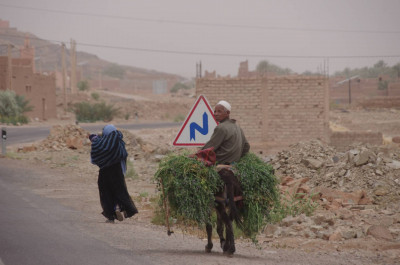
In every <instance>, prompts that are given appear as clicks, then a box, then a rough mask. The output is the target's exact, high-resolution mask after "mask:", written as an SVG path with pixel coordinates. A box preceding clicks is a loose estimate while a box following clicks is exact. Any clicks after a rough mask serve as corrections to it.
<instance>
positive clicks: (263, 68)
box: [256, 61, 269, 74]
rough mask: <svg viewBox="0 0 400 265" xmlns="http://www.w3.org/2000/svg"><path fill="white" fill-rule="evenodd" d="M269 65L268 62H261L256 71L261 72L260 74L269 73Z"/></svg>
mask: <svg viewBox="0 0 400 265" xmlns="http://www.w3.org/2000/svg"><path fill="white" fill-rule="evenodd" d="M268 65H269V63H268V61H260V62H259V63H258V64H257V67H256V71H257V72H259V73H260V74H264V73H267V72H268Z"/></svg>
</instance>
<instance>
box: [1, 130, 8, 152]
mask: <svg viewBox="0 0 400 265" xmlns="http://www.w3.org/2000/svg"><path fill="white" fill-rule="evenodd" d="M6 139H7V130H6V128H1V154H2V155H3V156H5V155H6V150H7V149H6Z"/></svg>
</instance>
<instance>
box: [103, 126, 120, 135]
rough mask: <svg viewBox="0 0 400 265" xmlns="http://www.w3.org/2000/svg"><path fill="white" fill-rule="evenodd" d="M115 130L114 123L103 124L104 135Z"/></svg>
mask: <svg viewBox="0 0 400 265" xmlns="http://www.w3.org/2000/svg"><path fill="white" fill-rule="evenodd" d="M116 130H117V128H115V126H114V125H112V124H108V125H106V126H104V128H103V135H104V136H106V135H109V134H110V133H111V132H114V131H116Z"/></svg>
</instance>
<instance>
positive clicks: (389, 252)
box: [9, 99, 400, 264]
mask: <svg viewBox="0 0 400 265" xmlns="http://www.w3.org/2000/svg"><path fill="white" fill-rule="evenodd" d="M160 100H161V99H160ZM163 100H164V101H167V102H168V101H169V102H170V103H168V104H171V102H173V100H172V99H163ZM138 101H141V102H142V103H143V104H144V105H145V102H147V101H146V100H143V99H141V100H138ZM180 102H182V104H183V105H182V106H181V107H180V108H182V109H184V108H185V107H187V108H186V111H187V109H189V108H190V107H191V103H189V102H193V99H189V100H187V99H182V100H180ZM157 104H160V102H158V103H157ZM157 104H155V105H151V104H150V103H147V105H148V106H149V105H151V106H153V107H152V108H150V109H149V110H148V113H147V114H146V115H148V117H153V118H154V119H155V120H157V119H158V118H160V117H161V116H157V115H159V114H158V110H157V111H156V112H154V113H152V110H154V106H156V105H157ZM173 104H176V103H173ZM187 104H188V105H189V106H187ZM176 105H178V104H176ZM174 108H177V109H179V108H178V107H171V109H174ZM157 117H158V118H157ZM399 118H400V112H399V111H398V110H379V111H365V110H349V111H341V110H336V111H332V112H331V122H332V123H333V124H334V125H335V126H337V128H342V129H346V130H360V129H363V130H367V129H368V130H381V131H382V132H383V134H384V136H385V137H387V138H390V139H391V138H392V137H394V136H399V135H400V119H399ZM64 123H66V124H67V123H68V122H64ZM67 127H68V126H67ZM68 128H69V129H68V130H72V131H75V132H77V131H80V129H79V128H75V127H74V126H72V125H70V126H69V127H68ZM64 130H66V129H65V127H62V128H58V129H55V130H54V131H53V132H52V134H53V136H54V137H52V135H50V136H49V137H48V138H47V139H46V140H44V141H42V142H39V143H35V144H34V146H35V148H36V150H34V151H30V152H18V146H13V147H11V148H10V150H9V157H13V158H15V159H22V160H25V161H27V162H28V163H32V164H35V165H36V166H41V167H43V168H52V169H53V170H57V172H60V174H61V176H63V177H61V178H55V179H51V178H47V179H46V181H45V182H44V183H40V184H38V183H34V184H32V185H33V186H32V187H33V188H34V190H35V192H37V193H39V194H42V195H44V196H47V197H51V198H58V199H61V200H62V202H63V203H65V204H67V205H69V206H72V207H76V208H80V209H86V210H87V211H89V212H90V213H91V214H92V216H93V217H92V218H96V216H97V217H98V218H99V219H100V218H101V216H100V214H99V213H100V210H101V209H100V206H99V203H98V191H97V186H96V183H97V171H98V169H97V167H96V166H94V165H91V164H90V160H89V151H90V146H89V142H88V141H84V142H83V143H84V145H83V146H82V147H79V148H78V149H71V148H68V147H67V145H66V144H65V142H64V140H63V137H60V133H61V132H63V131H64ZM177 130H178V129H177V128H167V129H157V130H139V131H124V136H125V141H126V143H127V146H128V152H129V154H130V156H129V159H130V161H131V162H132V165H133V169H134V171H135V173H132V174H131V176H130V177H128V178H127V179H126V180H127V185H128V190H129V192H130V193H131V195H132V196H133V197H134V201H135V202H136V204H137V206H138V208H139V210H140V214H139V215H137V216H136V217H135V218H134V220H129V222H135V223H136V224H139V225H142V226H144V227H152V228H153V229H156V230H157V229H158V230H160V231H162V230H164V228H163V227H159V226H155V225H153V224H152V223H151V221H152V218H153V216H154V210H155V209H157V205H156V204H155V203H154V202H152V201H153V200H152V198H154V197H156V196H157V193H158V191H157V188H156V185H155V183H154V181H153V175H154V173H155V172H156V170H157V166H158V162H159V161H160V159H161V158H162V157H163V156H164V155H165V154H167V153H168V152H170V151H172V152H175V151H177V149H176V147H173V146H172V144H171V143H172V141H173V139H174V137H175V136H176V133H177ZM85 133H87V132H84V131H82V132H81V136H82V139H83V138H84V137H83V135H84V134H85ZM71 134H73V133H71V132H70V133H68V134H67V135H71ZM77 135H78V136H77V137H78V138H79V137H81V136H79V135H80V134H79V133H77ZM299 146H300V147H299ZM358 148H359V149H360V150H363V148H364V147H363V146H359V147H358ZM368 148H369V149H368V150H370V149H371V148H370V147H368ZM377 148H378V147H377ZM371 150H372V149H371ZM373 150H375V149H373ZM390 150H391V151H390V154H391V156H390V158H387V157H385V158H382V159H386V160H385V161H389V160H388V159H391V161H393V160H396V161H397V160H400V151H399V147H398V146H397V145H391V149H390ZM311 155H312V156H317V157H319V158H321V159H327V158H328V157H330V158H332V157H333V156H335V155H337V156H338V157H342V156H343V157H344V154H343V153H340V154H338V153H336V152H335V150H332V149H331V148H330V147H328V146H325V145H323V144H321V143H317V144H315V143H304V144H300V145H295V146H292V147H289V148H288V149H287V150H284V151H283V152H280V153H277V154H276V155H275V157H273V158H272V159H271V158H270V157H265V158H264V159H266V160H269V161H270V162H271V163H273V164H274V166H276V165H277V163H280V164H281V165H280V169H277V174H278V175H279V176H280V177H283V176H288V175H290V176H292V177H294V178H299V179H300V178H304V177H308V178H310V179H311V180H310V181H309V183H310V186H313V187H315V186H318V185H319V186H325V187H330V188H334V189H337V190H338V191H339V190H340V191H343V192H351V191H354V190H357V188H358V187H355V185H354V184H353V185H352V183H357V184H356V185H361V184H362V183H364V182H362V181H361V180H360V179H361V178H363V176H367V173H368V174H369V172H370V171H371V170H372V171H373V173H374V174H375V175H374V176H375V177H379V178H380V180H381V182H382V183H386V182H387V183H389V184H387V186H390V185H391V186H392V188H394V190H395V191H396V190H397V191H399V190H400V169H391V168H387V167H386V164H385V163H386V162H385V163H383V164H379V165H378V164H377V162H376V161H375V164H374V163H372V162H370V163H369V164H368V165H364V166H362V167H357V168H356V167H354V166H351V165H350V164H349V162H348V161H344V162H343V164H341V166H340V167H339V166H338V167H335V166H331V165H327V166H323V167H321V168H320V169H319V170H313V169H308V168H306V167H304V166H300V165H301V164H302V163H301V160H296V159H295V158H296V157H304V156H311ZM376 156H377V157H379V156H380V153H379V151H376ZM288 157H291V158H293V159H292V160H290V159H288ZM282 159H283V160H285V161H286V162H285V163H286V164H285V163H283V162H282V161H283V160H282ZM299 159H300V158H299ZM341 162H342V161H341ZM346 163H347V164H346ZM388 163H389V162H388ZM132 165H131V167H132ZM377 166H381V167H384V169H378V168H377ZM343 169H345V170H346V172H347V171H348V172H350V173H352V174H353V175H350V173H346V174H345V175H344V176H348V180H349V182H348V183H347V184H346V185H342V186H340V185H336V184H333V183H332V179H333V178H335V177H334V176H335V175H334V174H336V173H338V174H339V171H340V170H343ZM335 170H336V171H338V172H336V171H335ZM376 170H379V172H381V173H382V174H378V175H376V172H377V171H376ZM385 170H386V171H385ZM321 172H322V173H321ZM332 172H333V175H327V174H330V173H332ZM316 176H318V181H316V179H315V178H316ZM351 176H353V181H355V180H354V176H355V177H356V178H357V181H359V182H352V181H351V178H350V177H351ZM313 177H314V179H313ZM368 177H371V176H370V175H368ZM375 177H372V178H373V179H372V180H371V179H369V180H368V181H374V178H375ZM389 177H390V179H388V178H389ZM397 180H398V182H396V181H397ZM368 181H367V180H366V182H365V183H366V184H365V187H362V188H365V189H366V192H367V194H369V196H370V197H371V199H372V201H373V202H371V203H370V204H369V205H365V206H359V205H351V206H350V207H348V206H343V204H342V205H339V206H338V207H333V208H332V207H326V205H325V206H324V205H322V206H321V207H320V208H318V210H317V211H316V213H315V215H314V217H311V218H309V217H306V216H302V217H297V219H294V220H289V219H288V220H285V221H284V222H283V223H282V224H278V225H276V226H269V227H267V228H266V229H265V230H264V231H263V232H262V233H260V235H259V237H258V240H259V246H258V248H260V249H263V250H264V251H267V252H268V251H273V252H275V251H276V253H280V255H281V254H282V255H283V258H284V255H285V254H284V252H285V251H284V250H290V251H296V253H297V254H296V255H300V256H301V255H309V254H310V255H312V256H313V257H317V256H321V257H326V261H328V262H327V263H326V264H344V263H341V262H338V263H335V262H334V261H335V259H334V257H335V256H338V257H339V256H341V257H344V256H348V257H349V258H348V260H349V263H348V264H400V261H399V260H400V200H399V199H398V198H399V196H400V193H398V194H393V192H390V193H389V194H384V195H377V196H381V197H376V196H375V197H374V192H375V190H374V189H373V188H370V187H369V186H368ZM60 183H61V185H60ZM360 183H361V184H360ZM396 185H397V186H396ZM372 186H373V185H372ZM372 186H371V187H372ZM373 187H374V188H376V186H373ZM352 189H353V190H352ZM82 193H84V194H85V198H86V199H85V200H84V201H83V202H82V201H81V197H80V195H79V194H82ZM392 195H395V196H394V197H393V196H392ZM385 196H388V197H387V198H389V197H390V198H392V197H393V198H394V199H390V200H389V199H388V200H385V199H382V198H386V197H385ZM383 202H386V203H383ZM315 216H317V217H319V220H320V219H321V218H322V220H323V221H322V223H321V221H319V223H318V222H317V219H318V218H316V217H315ZM373 225H375V226H383V228H384V229H386V230H384V231H383V232H382V233H380V234H379V233H375V234H372V233H370V232H369V231H368V230H369V228H370V227H371V226H373ZM175 230H177V229H175ZM164 231H165V230H164ZM178 233H179V232H178ZM388 233H389V235H388ZM194 234H195V235H196V236H198V237H200V238H203V239H204V233H203V231H196V232H195V233H194ZM238 242H239V247H238V248H240V246H242V247H245V248H254V249H257V247H256V246H254V245H252V244H251V243H250V242H249V241H248V240H246V239H240V238H239V239H238ZM288 255H291V254H288ZM350 257H351V258H350ZM316 260H317V259H316ZM316 260H315V261H316ZM329 260H331V261H332V263H329ZM338 260H339V259H338ZM319 263H320V262H319ZM324 264H325V263H324Z"/></svg>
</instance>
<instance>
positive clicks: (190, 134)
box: [173, 95, 218, 146]
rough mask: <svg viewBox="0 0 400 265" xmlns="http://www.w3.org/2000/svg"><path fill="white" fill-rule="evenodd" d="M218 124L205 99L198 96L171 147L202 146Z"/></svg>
mask: <svg viewBox="0 0 400 265" xmlns="http://www.w3.org/2000/svg"><path fill="white" fill-rule="evenodd" d="M217 125H218V123H217V121H216V120H215V118H214V114H213V110H212V109H211V107H210V104H208V101H207V99H206V98H205V97H204V96H203V95H200V96H199V97H198V98H197V100H196V103H195V104H194V105H193V107H192V109H191V110H190V112H189V115H188V116H187V117H186V120H185V122H184V123H183V125H182V127H181V129H180V130H179V133H178V135H177V136H176V138H175V141H174V143H173V145H178V146H203V145H204V144H205V143H207V141H208V140H210V138H211V135H212V134H213V132H214V129H215V127H217Z"/></svg>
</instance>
